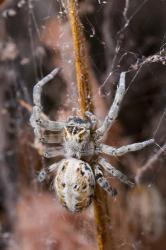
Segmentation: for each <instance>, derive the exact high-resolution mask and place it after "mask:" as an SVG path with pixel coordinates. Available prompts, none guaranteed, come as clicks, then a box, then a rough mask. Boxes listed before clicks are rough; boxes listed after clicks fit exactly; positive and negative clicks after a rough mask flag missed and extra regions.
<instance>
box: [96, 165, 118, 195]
mask: <svg viewBox="0 0 166 250" xmlns="http://www.w3.org/2000/svg"><path fill="white" fill-rule="evenodd" d="M95 179H96V181H97V183H98V184H99V185H100V186H101V188H103V189H104V190H105V191H106V192H108V193H109V194H110V195H111V196H115V195H116V194H117V191H116V189H114V188H112V187H111V186H110V184H109V183H108V181H107V180H106V178H105V177H104V176H103V173H102V171H101V169H100V167H99V166H98V165H96V166H95Z"/></svg>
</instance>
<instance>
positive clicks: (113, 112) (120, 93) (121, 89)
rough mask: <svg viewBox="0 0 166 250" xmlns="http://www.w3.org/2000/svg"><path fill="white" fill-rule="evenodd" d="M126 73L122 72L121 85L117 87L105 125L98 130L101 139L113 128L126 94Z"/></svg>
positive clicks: (98, 136)
mask: <svg viewBox="0 0 166 250" xmlns="http://www.w3.org/2000/svg"><path fill="white" fill-rule="evenodd" d="M125 75H126V72H122V73H121V74H120V80H119V86H118V88H117V91H116V94H115V99H114V101H113V104H112V106H111V108H110V111H109V112H108V114H107V116H106V117H105V120H104V122H103V125H102V126H101V127H100V128H98V129H97V130H96V137H97V138H98V139H101V138H102V137H103V136H104V134H105V133H106V132H107V131H108V130H109V129H110V128H111V126H112V124H113V122H114V121H115V119H116V118H117V116H118V112H119V108H120V104H121V102H122V100H123V97H124V94H125Z"/></svg>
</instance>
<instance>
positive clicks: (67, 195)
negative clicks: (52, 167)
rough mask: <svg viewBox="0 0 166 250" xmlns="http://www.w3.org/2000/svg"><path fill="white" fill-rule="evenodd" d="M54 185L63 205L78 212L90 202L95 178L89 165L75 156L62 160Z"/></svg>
mask: <svg viewBox="0 0 166 250" xmlns="http://www.w3.org/2000/svg"><path fill="white" fill-rule="evenodd" d="M54 187H55V189H56V192H57V196H58V198H59V200H60V202H61V203H62V205H63V206H65V207H66V208H67V209H68V210H70V211H71V212H80V211H81V210H83V209H84V208H86V207H88V206H89V205H90V204H91V201H92V198H93V196H94V189H95V178H94V174H93V171H92V169H91V167H90V165H89V164H88V163H87V162H84V161H82V160H78V159H75V158H69V159H64V160H62V161H61V163H60V165H59V168H58V171H57V175H56V177H55V182H54Z"/></svg>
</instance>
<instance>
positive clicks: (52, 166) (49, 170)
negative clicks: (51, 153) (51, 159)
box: [48, 163, 59, 173]
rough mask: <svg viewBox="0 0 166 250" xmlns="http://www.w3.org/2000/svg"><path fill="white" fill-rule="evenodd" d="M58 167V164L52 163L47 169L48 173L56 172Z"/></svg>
mask: <svg viewBox="0 0 166 250" xmlns="http://www.w3.org/2000/svg"><path fill="white" fill-rule="evenodd" d="M58 166H59V163H53V164H52V165H50V166H49V167H48V172H49V173H51V172H54V171H56V170H57V168H58Z"/></svg>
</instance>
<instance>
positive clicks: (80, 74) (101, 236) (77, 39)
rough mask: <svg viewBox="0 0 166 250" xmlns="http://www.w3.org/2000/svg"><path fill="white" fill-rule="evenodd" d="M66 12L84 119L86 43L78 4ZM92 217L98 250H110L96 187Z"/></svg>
mask: <svg viewBox="0 0 166 250" xmlns="http://www.w3.org/2000/svg"><path fill="white" fill-rule="evenodd" d="M68 11H69V20H70V24H71V30H72V37H73V47H74V53H75V68H76V80H77V89H78V96H79V103H80V110H81V115H82V116H83V117H84V113H85V111H91V112H94V107H93V102H92V94H91V88H90V84H89V74H88V67H87V65H88V59H87V50H86V41H85V37H84V34H83V28H82V24H81V22H80V19H79V16H78V4H77V1H76V0H68ZM94 215H95V223H96V228H97V244H98V250H107V249H109V250H110V240H111V237H110V236H111V234H110V230H109V226H110V224H109V210H108V202H107V196H106V193H105V192H104V191H103V190H102V189H101V188H100V187H99V186H98V185H97V187H96V193H95V199H94Z"/></svg>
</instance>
